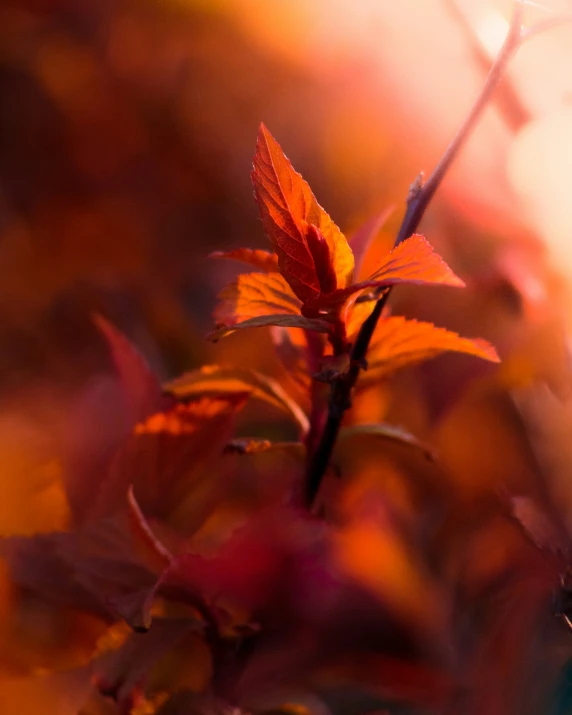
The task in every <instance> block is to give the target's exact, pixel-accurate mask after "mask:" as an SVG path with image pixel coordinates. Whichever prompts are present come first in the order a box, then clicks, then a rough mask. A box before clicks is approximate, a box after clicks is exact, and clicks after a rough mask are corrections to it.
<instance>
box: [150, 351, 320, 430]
mask: <svg viewBox="0 0 572 715" xmlns="http://www.w3.org/2000/svg"><path fill="white" fill-rule="evenodd" d="M164 389H165V390H166V391H167V392H168V393H169V394H171V395H173V396H174V397H176V398H177V399H179V400H188V399H190V398H195V399H196V398H197V397H198V396H205V395H209V396H214V395H223V396H224V395H229V394H233V393H234V394H236V393H245V392H248V393H249V394H250V395H251V396H252V397H255V398H257V399H259V400H263V401H264V402H267V403H269V404H271V405H273V406H274V407H277V408H278V409H279V410H282V411H285V412H287V413H289V414H290V415H291V416H292V417H294V419H295V420H296V422H297V423H298V425H299V426H300V428H301V429H302V432H306V431H307V430H308V418H307V417H306V415H305V414H304V412H303V410H302V409H301V408H300V406H299V405H298V404H297V403H296V402H294V400H293V399H292V398H291V397H289V396H288V395H287V394H286V392H284V390H283V389H282V387H281V386H280V385H279V384H278V383H277V382H276V381H275V380H273V379H272V378H270V377H266V375H262V374H261V373H259V372H256V371H255V370H249V369H248V368H238V367H233V366H224V365H204V366H203V367H201V368H200V369H199V370H193V371H192V372H187V373H185V374H183V375H181V376H180V377H177V378H175V379H174V380H171V381H170V382H168V383H167V384H166V385H164Z"/></svg>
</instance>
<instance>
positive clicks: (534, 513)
mask: <svg viewBox="0 0 572 715" xmlns="http://www.w3.org/2000/svg"><path fill="white" fill-rule="evenodd" d="M510 508H511V516H512V517H513V518H514V519H516V521H517V522H518V523H519V525H520V526H521V528H522V530H523V531H524V533H525V534H526V536H527V537H528V538H529V539H530V540H531V541H532V543H533V544H535V545H536V546H537V547H538V548H539V549H541V550H543V551H549V552H552V553H555V554H557V555H559V556H562V555H565V554H566V553H567V552H568V551H569V544H567V541H566V538H565V536H564V534H563V533H562V530H561V529H560V528H559V525H558V524H556V523H555V522H554V521H553V520H552V519H551V518H550V516H549V515H548V514H547V512H546V511H544V510H543V509H542V508H541V506H540V505H539V504H538V503H537V502H535V501H534V500H533V499H531V498H530V497H523V496H517V497H512V498H511V499H510Z"/></svg>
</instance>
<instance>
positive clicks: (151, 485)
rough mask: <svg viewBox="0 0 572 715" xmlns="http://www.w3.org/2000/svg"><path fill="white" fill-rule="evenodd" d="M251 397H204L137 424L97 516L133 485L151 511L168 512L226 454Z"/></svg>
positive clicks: (120, 500) (98, 505)
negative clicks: (237, 417) (204, 469)
mask: <svg viewBox="0 0 572 715" xmlns="http://www.w3.org/2000/svg"><path fill="white" fill-rule="evenodd" d="M247 398H248V393H247V392H242V393H235V394H231V395H225V396H224V397H223V396H219V397H204V398H202V399H200V400H197V401H196V402H191V403H189V404H188V405H177V406H176V407H175V408H174V409H172V410H169V411H168V412H158V413H157V414H154V415H152V416H151V417H149V418H148V419H147V420H145V421H144V422H140V423H139V424H138V425H136V426H135V429H134V431H133V434H132V435H131V437H130V438H129V439H128V440H127V442H126V443H125V444H124V445H123V447H122V448H121V449H120V450H119V452H118V454H117V455H116V457H115V459H114V461H113V463H112V465H111V467H110V470H109V474H108V477H107V480H106V481H105V482H104V484H103V485H102V488H101V491H100V494H99V498H98V500H97V502H96V504H95V507H94V512H93V513H92V516H101V515H105V514H109V513H113V511H114V510H115V509H117V508H119V507H120V506H121V505H122V504H125V499H126V495H127V494H128V492H129V488H130V487H131V485H133V493H134V495H135V497H136V499H137V503H138V504H139V505H140V507H141V510H142V511H143V513H144V514H145V515H146V516H162V517H166V516H168V515H169V514H170V512H171V510H172V509H173V508H174V507H175V506H177V505H179V504H180V503H181V501H182V499H183V498H184V497H185V496H186V493H187V492H188V491H189V490H190V489H192V487H193V486H194V483H195V481H196V480H197V479H198V478H199V477H200V476H201V474H202V473H201V467H204V465H205V464H206V463H209V462H210V460H212V459H213V458H214V457H216V456H218V455H219V454H220V453H221V451H222V449H223V446H224V445H225V444H226V442H227V441H228V440H229V439H230V437H231V435H232V428H233V425H234V417H235V415H236V413H237V412H238V411H239V410H240V409H241V408H242V407H243V406H244V404H245V403H246V400H247ZM211 476H212V475H211ZM216 481H217V480H216V479H213V482H216ZM213 486H214V484H213ZM197 507H198V512H201V505H200V504H197ZM198 512H197V517H198V518H201V517H202V514H201V513H198Z"/></svg>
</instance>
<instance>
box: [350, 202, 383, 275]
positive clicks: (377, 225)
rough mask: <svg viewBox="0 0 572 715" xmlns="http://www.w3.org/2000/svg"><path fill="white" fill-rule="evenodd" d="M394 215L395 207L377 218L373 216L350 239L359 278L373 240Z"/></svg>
mask: <svg viewBox="0 0 572 715" xmlns="http://www.w3.org/2000/svg"><path fill="white" fill-rule="evenodd" d="M392 213H393V206H390V207H389V208H387V209H385V211H382V212H381V213H379V214H377V216H373V218H370V219H369V220H368V221H366V222H365V223H364V224H362V225H361V226H360V227H359V228H358V230H357V231H355V233H353V234H352V235H351V236H350V238H349V244H350V248H351V249H352V252H353V254H354V260H355V273H356V276H357V277H359V274H360V268H361V266H362V263H363V261H364V258H365V256H366V254H367V251H368V249H369V247H370V246H371V244H372V242H373V240H374V239H375V237H376V236H377V234H378V233H379V232H380V230H381V227H382V226H383V225H384V223H385V222H386V221H387V219H388V218H389V217H390V216H391V214H392Z"/></svg>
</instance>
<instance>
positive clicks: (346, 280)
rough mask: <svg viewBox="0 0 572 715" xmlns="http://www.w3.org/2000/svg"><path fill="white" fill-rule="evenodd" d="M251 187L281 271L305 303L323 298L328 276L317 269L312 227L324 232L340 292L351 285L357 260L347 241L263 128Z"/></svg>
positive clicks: (320, 269)
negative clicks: (323, 283) (311, 242)
mask: <svg viewBox="0 0 572 715" xmlns="http://www.w3.org/2000/svg"><path fill="white" fill-rule="evenodd" d="M252 182H253V184H254V191H255V193H256V199H257V201H258V206H259V208H260V215H261V217H262V224H263V226H264V231H265V233H266V235H267V236H268V238H269V239H270V241H271V242H272V245H273V246H274V249H275V250H276V253H277V254H278V265H279V267H280V271H281V273H282V275H283V276H284V277H285V278H286V280H287V281H288V283H289V285H290V287H291V288H292V290H293V291H294V293H295V294H296V295H297V296H298V297H299V298H300V300H303V301H306V300H312V299H315V298H317V297H318V296H319V295H320V294H321V293H322V292H323V291H322V287H321V282H320V276H319V273H320V272H324V271H325V270H326V266H323V265H320V266H316V262H315V256H314V255H313V252H312V250H311V248H310V247H309V245H308V228H309V226H314V227H316V228H317V229H319V231H320V232H321V234H322V235H323V237H324V239H325V241H326V243H327V245H328V248H329V256H330V257H329V261H330V265H331V267H332V269H333V272H334V273H335V276H336V284H337V287H338V288H345V287H346V286H347V285H349V284H350V283H351V281H352V277H353V269H354V258H353V254H352V252H351V249H350V247H349V245H348V243H347V241H346V239H345V237H344V235H343V234H342V232H341V231H340V229H339V228H338V227H337V226H336V225H335V223H334V222H333V221H332V219H331V218H330V217H329V216H328V214H327V213H326V212H325V211H324V209H323V208H322V207H321V206H320V205H319V204H318V202H317V201H316V198H315V196H314V194H313V193H312V190H311V189H310V187H309V186H308V184H307V183H306V182H305V181H304V179H302V177H301V176H300V174H298V173H297V172H296V171H294V169H293V168H292V165H291V164H290V162H289V161H288V159H287V158H286V156H284V153H283V152H282V149H281V148H280V146H279V144H278V143H277V142H276V140H275V139H274V138H273V137H272V136H271V134H270V133H269V132H268V130H267V129H266V127H265V126H264V125H263V124H262V125H261V126H260V130H259V132H258V141H257V144H256V154H255V157H254V171H253V172H252Z"/></svg>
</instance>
